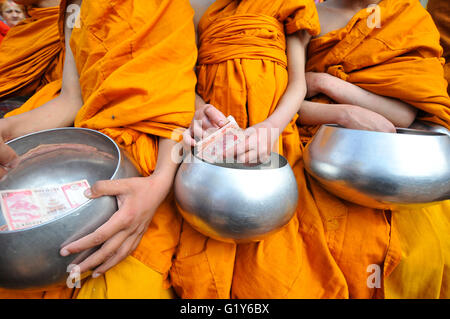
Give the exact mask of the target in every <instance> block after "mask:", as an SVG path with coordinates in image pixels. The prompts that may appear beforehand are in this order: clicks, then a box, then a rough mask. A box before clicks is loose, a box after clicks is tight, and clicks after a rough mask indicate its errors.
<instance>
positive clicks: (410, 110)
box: [321, 75, 417, 127]
mask: <svg viewBox="0 0 450 319" xmlns="http://www.w3.org/2000/svg"><path fill="white" fill-rule="evenodd" d="M321 92H322V93H324V94H325V95H327V96H328V97H330V98H331V99H333V100H334V101H335V102H337V103H340V104H350V105H358V106H361V107H363V108H366V109H368V110H371V111H374V112H376V113H378V114H380V115H383V116H384V117H385V118H387V119H388V120H390V121H391V122H392V123H393V124H394V125H396V126H398V127H409V126H410V125H411V123H412V122H413V121H414V119H415V117H416V114H417V109H416V108H414V107H413V106H411V105H409V104H407V103H404V102H402V101H400V100H397V99H393V98H389V97H385V96H381V95H377V94H374V93H372V92H369V91H367V90H364V89H362V88H360V87H359V86H357V85H354V84H352V83H349V82H346V81H344V80H341V79H339V78H336V77H334V76H331V75H325V77H324V79H323V81H322V83H321Z"/></svg>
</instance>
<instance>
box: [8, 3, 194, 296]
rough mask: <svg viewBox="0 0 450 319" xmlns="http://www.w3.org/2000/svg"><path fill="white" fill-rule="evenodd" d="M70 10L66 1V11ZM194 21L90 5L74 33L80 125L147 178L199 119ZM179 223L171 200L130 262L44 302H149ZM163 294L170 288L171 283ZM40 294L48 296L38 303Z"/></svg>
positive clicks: (184, 9) (171, 7)
mask: <svg viewBox="0 0 450 319" xmlns="http://www.w3.org/2000/svg"><path fill="white" fill-rule="evenodd" d="M65 8H66V1H64V0H63V1H62V3H61V10H65ZM62 12H64V11H62ZM193 15H194V12H193V10H192V8H191V7H190V5H189V2H187V1H184V0H162V1H159V0H158V1H156V0H155V1H145V2H143V1H134V0H122V1H111V0H96V1H91V0H85V1H83V2H82V6H81V17H80V21H81V25H80V27H79V28H74V29H73V32H72V36H71V39H70V44H71V48H72V52H73V54H74V57H75V62H76V66H77V69H78V74H79V76H80V85H81V90H82V97H83V100H84V105H83V106H82V108H81V109H80V111H79V113H78V115H77V117H76V120H75V126H77V127H85V128H91V129H96V130H99V131H100V132H102V133H105V134H107V135H109V136H110V137H112V138H113V139H114V140H115V141H116V142H117V143H118V144H119V145H120V146H121V147H122V148H123V149H124V150H125V151H126V152H127V153H128V154H130V155H131V156H132V157H133V158H134V160H135V161H136V162H137V163H138V164H139V166H140V170H141V173H142V174H143V175H150V174H151V173H152V172H153V170H154V168H155V165H156V160H157V153H158V137H163V138H178V137H179V135H177V134H175V135H174V136H173V133H174V132H176V131H177V130H179V129H180V128H185V127H187V126H188V125H189V124H190V121H191V120H192V117H193V114H194V108H195V106H194V102H195V83H196V78H195V72H194V66H195V63H196V60H197V49H196V45H195V30H194V25H193V21H192V19H193ZM22 110H24V111H26V109H22ZM180 222H181V221H180V217H179V215H178V214H177V211H176V208H175V204H174V203H173V199H172V197H171V196H169V197H168V199H167V200H166V201H165V202H163V204H162V205H161V206H160V208H159V209H158V210H157V212H156V213H155V215H154V217H153V220H152V222H151V224H150V226H149V229H148V231H147V233H146V234H145V235H144V237H143V238H142V240H141V243H140V245H139V246H138V248H137V249H136V250H135V251H134V253H133V254H132V256H131V257H129V258H127V259H125V260H124V261H123V262H121V263H119V264H118V265H116V266H115V267H114V268H113V269H111V271H108V272H106V273H105V274H104V275H102V276H100V277H99V278H96V279H95V280H94V279H92V278H87V279H86V280H85V281H83V282H82V285H81V286H82V287H81V291H75V293H74V292H73V291H71V290H70V289H68V288H65V287H52V288H53V289H49V291H48V292H47V293H46V294H45V296H44V297H48V298H59V297H69V296H75V295H76V296H77V297H80V298H104V297H113V298H124V297H132V298H143V297H148V296H149V293H150V292H151V291H154V290H157V291H160V290H161V289H162V287H161V286H162V285H163V280H165V279H166V278H167V275H168V271H169V268H170V266H171V262H172V256H173V254H174V251H175V248H176V246H177V244H178V239H179V235H180V234H179V233H180V231H179V230H180V227H181V225H180ZM143 269H144V270H143ZM158 276H159V277H158ZM155 277H158V278H159V279H158V278H157V279H155ZM147 279H148V281H146V280H147ZM155 282H157V284H155ZM158 285H159V286H158ZM163 288H168V282H167V281H166V282H165V283H164V287H163ZM14 294H15V296H17V295H18V296H19V297H22V294H21V292H11V291H2V290H0V298H1V297H3V296H4V295H6V296H9V297H11V295H12V296H14ZM39 294H41V295H42V294H43V292H33V294H32V297H33V298H39V297H40V295H39ZM23 296H27V295H26V294H24V295H23Z"/></svg>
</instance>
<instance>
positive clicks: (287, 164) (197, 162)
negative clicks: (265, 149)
mask: <svg viewBox="0 0 450 319" xmlns="http://www.w3.org/2000/svg"><path fill="white" fill-rule="evenodd" d="M272 154H276V155H277V156H279V157H281V158H282V159H283V160H284V162H285V163H284V165H282V166H280V167H273V168H272V167H267V168H264V169H252V168H251V167H249V168H248V169H241V168H239V167H225V166H221V165H220V164H213V163H209V162H207V161H204V160H202V159H201V158H200V157H198V156H196V155H194V154H192V153H190V154H188V155H187V156H186V157H185V158H184V160H185V159H186V158H187V157H189V156H190V157H193V158H195V159H196V161H195V162H194V161H192V162H188V163H186V162H184V160H183V162H182V164H205V166H207V167H208V166H210V167H215V168H217V169H225V170H230V169H231V170H244V171H247V172H248V171H258V172H261V171H266V170H267V171H273V170H277V169H282V168H285V167H286V166H290V164H289V161H288V160H287V158H286V157H284V156H283V155H281V154H279V153H276V152H272ZM224 164H227V163H224ZM228 164H232V163H228Z"/></svg>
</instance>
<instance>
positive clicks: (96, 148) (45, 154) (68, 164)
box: [0, 128, 120, 226]
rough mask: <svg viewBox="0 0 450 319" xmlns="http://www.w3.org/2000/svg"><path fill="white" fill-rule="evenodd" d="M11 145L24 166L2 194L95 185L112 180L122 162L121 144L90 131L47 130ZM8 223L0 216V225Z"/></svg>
mask: <svg viewBox="0 0 450 319" xmlns="http://www.w3.org/2000/svg"><path fill="white" fill-rule="evenodd" d="M7 144H8V145H9V146H10V147H11V148H13V149H14V150H15V151H16V153H17V154H18V155H19V157H20V163H19V165H18V166H17V167H16V168H14V169H12V170H10V171H9V172H8V175H7V176H6V178H5V179H4V180H2V181H1V182H0V191H3V190H15V189H30V188H37V187H45V186H52V185H60V184H64V183H69V182H74V181H78V180H83V179H86V180H87V181H88V182H89V184H90V185H91V186H92V185H93V184H94V183H95V182H96V181H98V180H105V179H106V180H107V179H111V178H112V177H113V176H114V174H115V173H116V171H117V168H118V165H119V163H120V151H119V149H118V147H117V145H116V144H115V143H114V142H113V141H112V140H111V139H110V138H109V137H107V136H105V135H103V134H101V133H99V132H96V131H92V130H88V129H79V128H61V129H54V130H47V131H42V132H38V133H33V134H29V135H26V136H23V137H20V138H17V139H15V140H12V141H10V142H8V143H7ZM0 209H1V208H0ZM68 213H70V212H68ZM64 215H67V214H64ZM4 223H5V221H4V220H3V214H0V226H1V225H4Z"/></svg>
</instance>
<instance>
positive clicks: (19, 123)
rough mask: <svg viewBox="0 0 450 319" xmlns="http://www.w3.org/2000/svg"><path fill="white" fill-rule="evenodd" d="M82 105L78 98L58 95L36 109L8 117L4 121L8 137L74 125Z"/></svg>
mask: <svg viewBox="0 0 450 319" xmlns="http://www.w3.org/2000/svg"><path fill="white" fill-rule="evenodd" d="M80 106H81V105H80V101H78V100H75V101H73V100H71V99H67V98H64V97H61V96H58V97H56V98H55V99H53V100H51V101H49V102H47V103H46V104H44V105H42V106H41V107H38V108H36V109H34V110H31V111H28V112H25V113H22V114H19V115H15V116H11V117H9V118H6V119H4V121H5V122H6V123H7V127H8V128H9V129H8V136H7V139H8V140H10V139H13V138H16V137H19V136H23V135H25V134H29V133H33V132H37V131H41V130H46V129H51V128H57V127H66V126H72V125H73V121H74V119H75V116H76V114H77V112H78V110H79V108H80Z"/></svg>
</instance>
